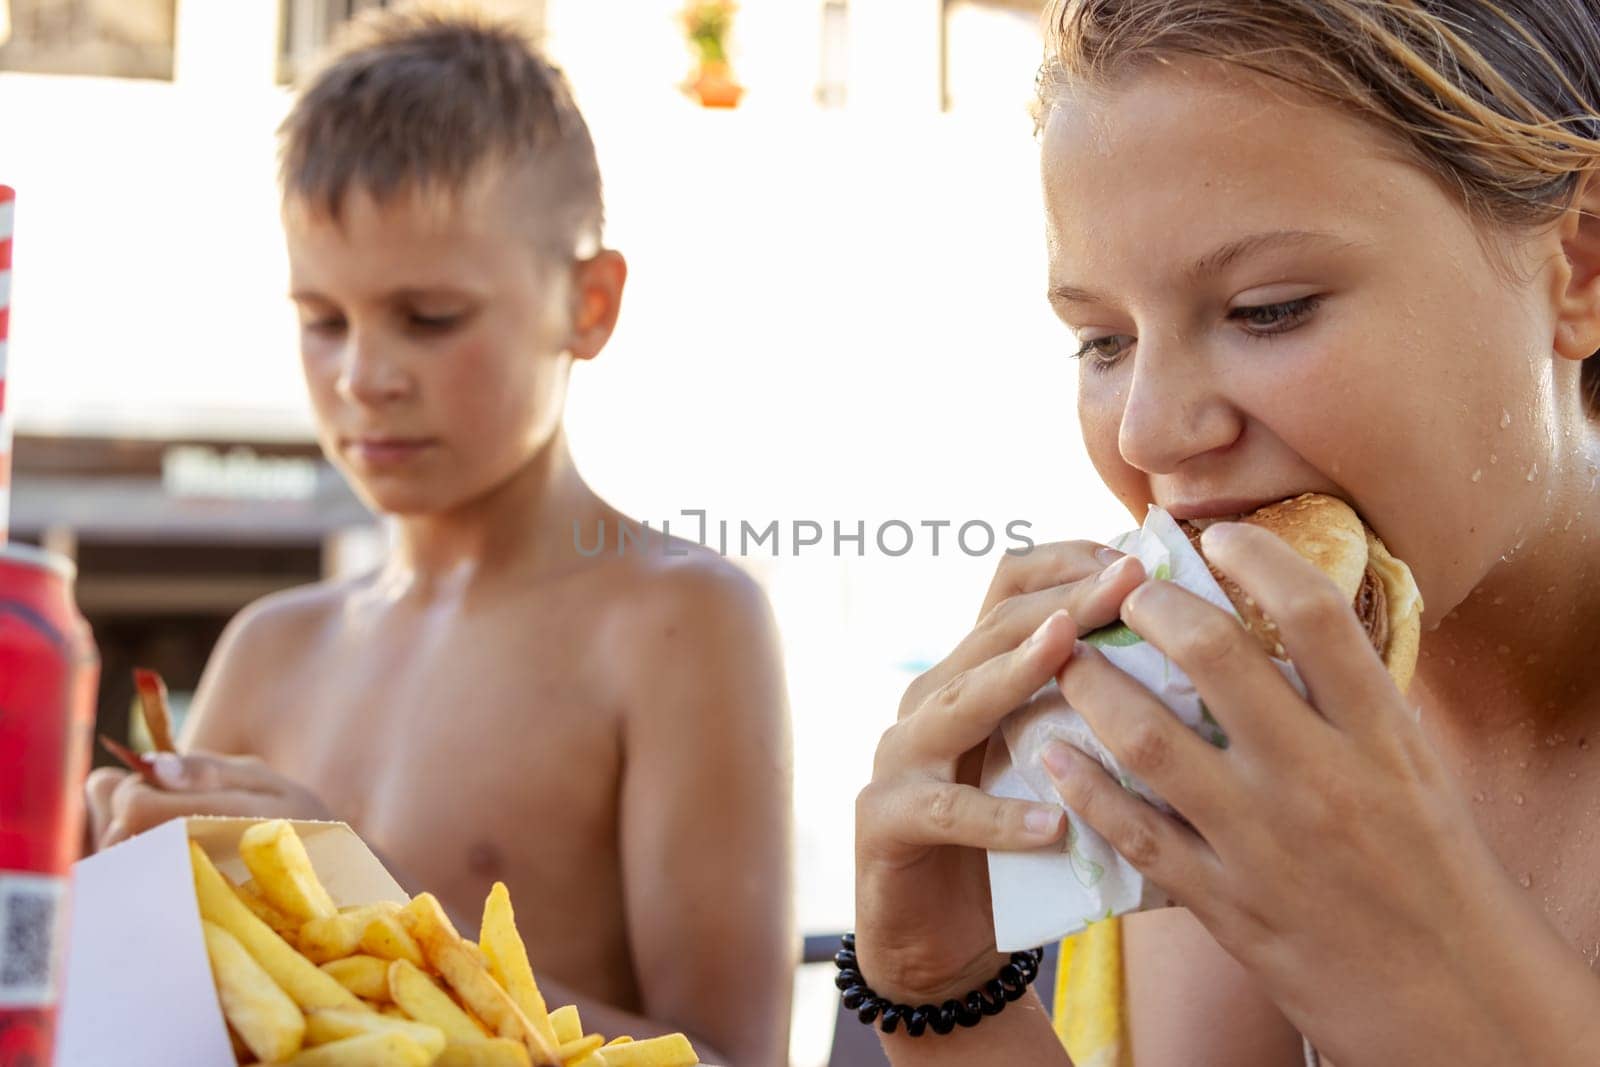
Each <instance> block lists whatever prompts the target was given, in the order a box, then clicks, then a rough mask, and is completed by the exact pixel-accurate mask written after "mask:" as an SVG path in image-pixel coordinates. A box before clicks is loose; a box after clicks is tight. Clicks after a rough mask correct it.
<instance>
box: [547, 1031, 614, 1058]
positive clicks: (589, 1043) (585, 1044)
mask: <svg viewBox="0 0 1600 1067" xmlns="http://www.w3.org/2000/svg"><path fill="white" fill-rule="evenodd" d="M605 1043H606V1039H605V1038H603V1037H601V1036H600V1035H599V1034H584V1035H583V1036H582V1037H580V1038H578V1039H577V1040H576V1041H567V1042H564V1043H563V1044H562V1045H561V1047H560V1048H558V1049H556V1055H557V1056H559V1057H560V1059H561V1062H562V1063H570V1062H571V1061H572V1060H581V1059H583V1058H584V1057H585V1056H587V1055H589V1053H591V1052H593V1051H594V1050H595V1049H597V1048H601V1047H603V1046H604V1045H605Z"/></svg>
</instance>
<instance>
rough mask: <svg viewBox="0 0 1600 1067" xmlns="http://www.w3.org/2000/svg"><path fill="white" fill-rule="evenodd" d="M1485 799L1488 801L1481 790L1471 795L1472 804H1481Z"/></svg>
mask: <svg viewBox="0 0 1600 1067" xmlns="http://www.w3.org/2000/svg"><path fill="white" fill-rule="evenodd" d="M1486 799H1488V798H1486V797H1485V796H1484V795H1483V790H1481V789H1480V790H1478V791H1477V792H1476V793H1474V794H1472V802H1473V803H1474V804H1482V803H1483V802H1484V801H1485V800H1486Z"/></svg>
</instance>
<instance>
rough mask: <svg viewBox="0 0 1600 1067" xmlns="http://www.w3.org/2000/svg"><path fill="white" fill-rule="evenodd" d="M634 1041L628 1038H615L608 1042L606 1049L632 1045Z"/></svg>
mask: <svg viewBox="0 0 1600 1067" xmlns="http://www.w3.org/2000/svg"><path fill="white" fill-rule="evenodd" d="M632 1041H633V1038H631V1037H627V1036H623V1037H614V1038H612V1039H611V1040H610V1041H607V1042H606V1044H605V1047H606V1048H610V1047H611V1046H612V1045H626V1044H629V1043H631V1042H632Z"/></svg>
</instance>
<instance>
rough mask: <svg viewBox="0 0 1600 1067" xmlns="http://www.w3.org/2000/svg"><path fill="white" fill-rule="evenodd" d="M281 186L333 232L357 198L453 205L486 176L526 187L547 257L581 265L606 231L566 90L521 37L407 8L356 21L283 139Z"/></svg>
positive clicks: (590, 144) (492, 25) (586, 142)
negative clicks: (410, 195) (436, 197)
mask: <svg viewBox="0 0 1600 1067" xmlns="http://www.w3.org/2000/svg"><path fill="white" fill-rule="evenodd" d="M278 138H279V165H280V170H279V180H280V184H281V186H282V190H283V196H284V199H285V201H286V202H288V201H290V200H298V201H301V202H303V203H305V204H306V205H308V206H310V207H311V208H312V209H314V210H317V211H320V212H324V213H326V214H327V215H328V216H329V217H330V218H333V219H335V220H337V219H338V218H339V216H340V210H341V208H342V206H343V204H344V202H345V198H346V197H347V195H348V194H349V193H350V192H351V190H352V189H359V190H361V191H363V192H365V193H367V194H368V195H370V196H372V197H373V198H375V199H377V200H379V201H383V200H385V199H387V198H389V197H391V196H393V195H395V194H396V193H399V192H402V191H408V190H419V191H421V190H428V189H430V188H439V189H442V190H443V191H445V192H448V193H459V192H461V191H462V190H463V189H464V188H465V187H466V186H467V184H468V183H469V182H470V181H471V180H472V179H473V178H474V177H476V176H477V175H478V174H479V173H481V171H482V168H483V167H484V166H485V165H491V164H492V165H499V166H504V167H506V168H508V170H509V171H511V172H513V173H517V172H520V173H521V174H525V175H526V176H527V178H528V179H529V180H528V182H527V187H528V196H527V209H528V218H527V219H526V220H525V221H526V222H528V223H529V224H530V225H529V227H528V228H529V229H530V230H531V231H533V232H535V233H537V234H538V235H539V237H540V240H541V243H543V242H551V243H550V244H549V245H547V246H546V250H547V251H550V252H553V253H556V254H560V255H574V254H586V253H585V252H584V250H585V249H586V248H589V249H592V248H593V247H597V246H598V244H599V241H600V236H601V228H602V226H603V224H604V206H603V202H602V196H601V185H600V168H599V165H598V163H597V162H596V160H595V151H594V141H593V140H592V139H591V137H590V135H589V127H588V124H587V123H585V122H584V120H583V116H582V115H581V114H580V113H579V111H578V107H577V105H576V104H575V103H574V102H573V99H572V91H571V89H570V87H569V86H568V84H567V80H566V77H565V76H564V75H563V74H562V73H561V71H560V70H559V69H557V68H556V67H555V66H554V65H553V64H551V63H550V62H549V61H548V60H547V59H545V57H544V56H543V54H542V53H541V51H540V49H539V47H538V45H537V44H536V43H535V42H534V41H533V40H532V39H531V38H530V37H529V36H528V35H527V34H526V33H524V32H523V31H522V30H521V29H520V28H519V27H517V26H516V25H514V24H512V23H510V22H504V21H496V20H493V19H489V18H487V17H483V16H479V15H473V14H466V13H459V12H442V11H438V10H427V9H420V8H412V9H406V10H378V11H371V12H368V13H367V14H366V15H363V16H361V17H359V18H356V19H354V20H352V22H351V23H350V24H349V26H348V27H347V28H346V31H345V33H344V35H343V38H342V40H341V42H340V44H339V45H338V47H337V48H336V49H335V51H334V52H333V54H332V55H331V56H329V57H328V58H327V59H326V61H325V62H324V63H323V64H322V65H321V66H320V67H319V68H318V69H317V71H316V72H315V73H314V74H313V76H312V78H311V80H310V81H309V83H308V84H307V85H306V86H305V88H304V90H303V91H302V92H301V93H300V94H299V97H298V99H296V101H295V103H294V106H293V108H292V109H291V110H290V112H289V115H288V117H287V118H286V119H284V121H283V124H282V125H281V126H280V127H279V128H278Z"/></svg>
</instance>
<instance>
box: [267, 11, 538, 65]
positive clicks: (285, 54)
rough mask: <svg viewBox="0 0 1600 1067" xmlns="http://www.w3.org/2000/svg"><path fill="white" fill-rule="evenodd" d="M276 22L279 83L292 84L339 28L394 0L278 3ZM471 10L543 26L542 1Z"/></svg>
mask: <svg viewBox="0 0 1600 1067" xmlns="http://www.w3.org/2000/svg"><path fill="white" fill-rule="evenodd" d="M281 3H282V7H281V8H280V9H279V11H280V18H279V23H278V81H280V82H292V81H295V80H296V79H298V78H299V77H300V76H301V75H303V74H305V73H306V72H307V71H308V70H310V69H311V67H312V65H314V64H315V63H316V61H317V57H318V56H320V55H321V54H322V51H323V49H325V48H327V46H328V45H329V44H330V43H332V41H333V40H334V39H335V38H336V37H337V35H338V32H339V27H340V26H343V25H344V24H345V23H346V22H348V21H350V20H351V19H352V18H354V17H355V16H357V15H359V14H361V12H363V11H366V10H367V9H369V8H376V7H393V6H395V4H394V0H281ZM472 7H473V9H474V10H477V11H483V12H486V13H487V14H490V15H497V16H502V17H505V18H511V19H515V20H518V21H521V22H524V23H526V24H528V25H531V26H532V27H533V28H534V30H535V32H538V31H539V30H540V29H541V28H542V27H543V26H544V0H478V2H477V3H475V4H473V5H472Z"/></svg>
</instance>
